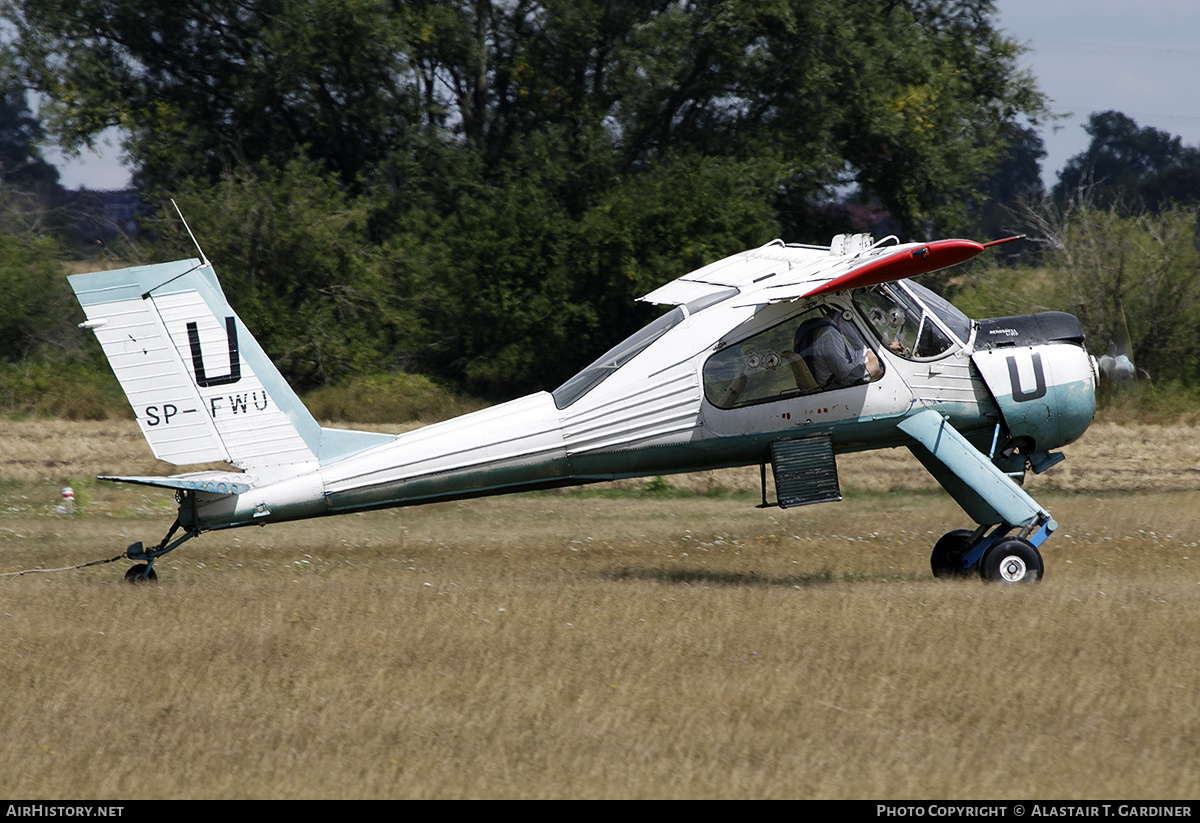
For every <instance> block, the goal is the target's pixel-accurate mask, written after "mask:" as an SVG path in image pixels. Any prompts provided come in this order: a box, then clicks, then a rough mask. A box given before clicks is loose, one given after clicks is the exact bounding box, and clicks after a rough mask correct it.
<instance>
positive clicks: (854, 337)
mask: <svg viewBox="0 0 1200 823" xmlns="http://www.w3.org/2000/svg"><path fill="white" fill-rule="evenodd" d="M793 348H794V350H795V352H796V354H798V355H800V357H801V358H803V360H804V362H805V363H806V364H807V365H808V370H809V371H810V372H811V373H812V376H813V379H814V380H815V381H816V383H817V386H818V387H819V388H821V389H840V388H844V387H846V386H857V385H860V384H862V383H869V382H871V381H872V380H877V379H879V378H880V377H881V376H883V367H882V366H881V365H880V363H879V358H878V357H877V356H876V355H875V352H873V351H871V349H870V347H869V346H867V344H866V343H865V342H863V339H862V337H861V336H860V335H859V333H858V330H857V329H855V328H854V326H853V325H852V324H850V323H842V321H841V317H840V315H838V314H829V315H827V316H825V317H815V318H811V319H809V320H805V321H804V322H803V323H801V324H800V325H799V326H798V327H797V328H796V334H795V338H794V341H793Z"/></svg>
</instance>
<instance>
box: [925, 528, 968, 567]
mask: <svg viewBox="0 0 1200 823" xmlns="http://www.w3.org/2000/svg"><path fill="white" fill-rule="evenodd" d="M972 534H974V532H972V531H971V530H969V529H955V530H954V531H952V532H946V533H945V534H943V535H942V536H941V537H940V538H938V542H937V543H935V544H934V546H933V554H931V555H929V565H930V566H932V567H933V576H934V577H941V578H953V577H967V576H968V575H969V574H970V573H971V572H970V570H969V569H964V568H963V563H962V559H963V555H964V554H966V553H967V550H968V549H970V548H971V535H972Z"/></svg>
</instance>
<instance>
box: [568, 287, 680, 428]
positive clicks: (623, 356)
mask: <svg viewBox="0 0 1200 823" xmlns="http://www.w3.org/2000/svg"><path fill="white" fill-rule="evenodd" d="M686 316H687V314H686V312H685V311H684V310H683V309H682V308H680V307H678V306H677V307H675V309H674V310H673V311H670V312H667V313H666V314H664V315H663V316H662V317H660V318H658V319H657V320H655V321H654V322H653V323H651V324H650V325H648V326H645V327H643V328H642V329H641V330H640V331H637V332H635V333H634V334H632V335H630V336H629V337H627V338H625V339H624V340H623V341H621V342H620V343H618V344H617V345H615V346H613V347H612V348H611V349H609V350H608V351H606V352H605V353H604V354H603V356H601V357H600V359H599V360H597V361H596V362H595V363H592V365H590V366H588V367H587V368H586V369H584V370H583V371H581V372H580V373H579V374H577V375H575V376H574V377H572V378H571V379H570V380H568V381H567V382H566V383H563V384H562V385H561V386H559V387H558V388H557V389H555V390H554V405H555V406H557V407H558V408H560V409H565V408H566V407H567V406H569V405H571V404H572V403H574V402H575V401H576V400H578V399H579V398H581V397H583V396H584V395H585V394H587V393H588V392H590V391H591V390H592V389H594V388H596V386H599V385H600V384H601V383H603V382H604V381H605V379H607V378H608V376H609V375H610V374H612V373H613V372H615V371H616V370H617V369H619V368H621V366H623V365H625V364H626V363H628V362H629V361H630V360H632V359H633V358H635V357H637V356H638V355H639V354H641V353H642V352H643V351H645V350H646V348H648V347H649V346H650V344H651V343H653V342H654V341H655V340H657V339H658V338H660V337H662V336H663V335H664V334H666V333H667V332H669V331H670V330H671V329H673V328H675V327H676V326H677V325H679V324H680V323H681V322H683V318H685V317H686Z"/></svg>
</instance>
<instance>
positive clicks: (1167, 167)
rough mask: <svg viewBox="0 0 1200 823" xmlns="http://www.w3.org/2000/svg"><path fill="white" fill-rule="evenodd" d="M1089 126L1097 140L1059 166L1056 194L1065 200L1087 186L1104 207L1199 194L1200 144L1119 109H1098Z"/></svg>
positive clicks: (1154, 203) (1162, 203)
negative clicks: (1187, 141) (1142, 125)
mask: <svg viewBox="0 0 1200 823" xmlns="http://www.w3.org/2000/svg"><path fill="white" fill-rule="evenodd" d="M1084 129H1086V130H1087V133H1088V134H1089V135H1090V136H1091V138H1092V141H1091V143H1090V144H1089V145H1088V147H1087V149H1086V150H1085V151H1083V152H1081V153H1080V154H1077V155H1075V156H1074V157H1072V158H1071V159H1070V160H1068V161H1067V164H1066V165H1065V166H1064V167H1063V169H1062V171H1060V172H1059V175H1058V178H1059V181H1058V185H1057V186H1055V187H1054V196H1055V199H1056V200H1057V201H1058V203H1059V204H1060V205H1064V206H1065V205H1066V204H1067V202H1068V201H1069V200H1071V199H1073V198H1075V197H1077V195H1078V192H1080V191H1081V190H1083V189H1087V190H1088V196H1089V197H1090V198H1091V201H1092V202H1093V203H1094V204H1096V205H1099V206H1102V207H1105V208H1109V207H1116V208H1118V209H1121V208H1133V209H1135V210H1136V209H1141V208H1148V209H1150V210H1157V209H1161V208H1169V207H1170V206H1172V205H1186V204H1189V203H1195V202H1197V200H1200V148H1196V147H1192V146H1184V145H1183V143H1182V141H1181V140H1180V138H1179V137H1177V136H1172V135H1170V134H1168V133H1167V132H1165V131H1160V130H1159V129H1155V128H1151V127H1149V126H1147V127H1145V128H1139V127H1138V125H1137V123H1135V122H1134V121H1133V120H1132V119H1131V118H1129V117H1127V116H1125V115H1124V114H1121V113H1120V112H1117V111H1105V112H1095V113H1093V114H1092V115H1091V117H1089V118H1088V124H1087V125H1086V126H1084Z"/></svg>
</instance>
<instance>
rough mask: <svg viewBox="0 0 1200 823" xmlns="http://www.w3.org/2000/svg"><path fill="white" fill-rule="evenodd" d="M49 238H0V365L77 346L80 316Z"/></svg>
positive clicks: (51, 239) (16, 236)
mask: <svg viewBox="0 0 1200 823" xmlns="http://www.w3.org/2000/svg"><path fill="white" fill-rule="evenodd" d="M58 253H59V246H58V243H57V242H56V241H55V240H54V239H53V238H51V237H38V236H36V235H33V234H30V233H21V234H15V235H14V234H4V233H0V294H3V295H4V299H3V300H0V360H10V361H11V360H19V359H22V358H26V357H31V356H33V355H50V356H53V355H55V354H58V353H61V352H63V351H64V350H66V349H69V348H72V347H73V346H75V345H76V343H77V340H78V337H79V335H78V334H77V331H76V329H75V328H74V324H73V323H72V322H71V321H72V319H74V318H76V317H78V316H79V315H80V312H79V308H78V306H76V305H75V302H74V298H73V295H72V294H71V289H70V288H69V287H68V286H67V281H66V278H65V277H64V275H63V269H62V264H61V263H60V262H59V260H58Z"/></svg>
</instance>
